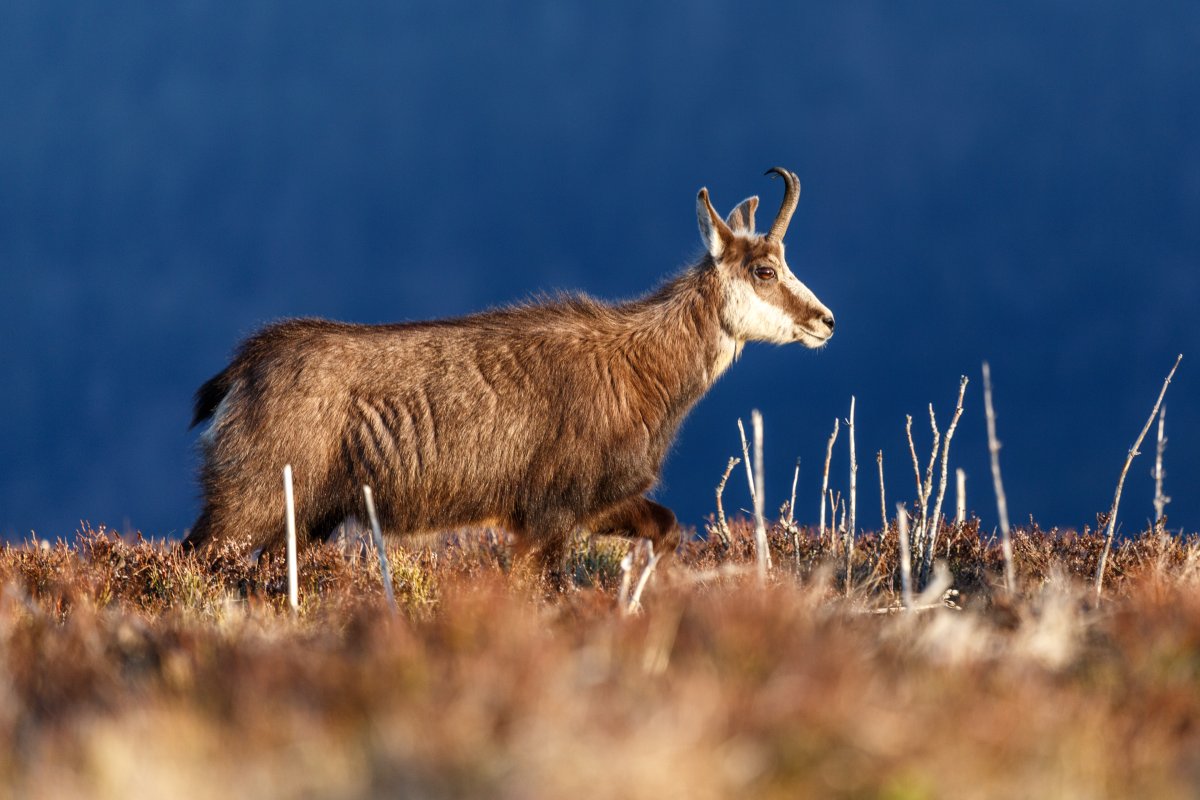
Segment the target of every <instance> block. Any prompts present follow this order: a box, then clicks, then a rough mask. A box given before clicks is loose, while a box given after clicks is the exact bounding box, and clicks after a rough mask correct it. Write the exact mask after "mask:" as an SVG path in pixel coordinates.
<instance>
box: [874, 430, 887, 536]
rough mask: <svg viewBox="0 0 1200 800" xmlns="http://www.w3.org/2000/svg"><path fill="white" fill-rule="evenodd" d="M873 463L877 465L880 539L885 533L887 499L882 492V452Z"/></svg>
mask: <svg viewBox="0 0 1200 800" xmlns="http://www.w3.org/2000/svg"><path fill="white" fill-rule="evenodd" d="M875 461H876V462H878V463H879V517H880V521H881V523H882V525H883V527H882V528H880V529H879V535H880V536H881V537H882V536H883V535H884V534H885V533H887V526H888V524H887V499H886V498H885V497H884V490H883V451H882V450H880V451H879V452H878V453H876V454H875Z"/></svg>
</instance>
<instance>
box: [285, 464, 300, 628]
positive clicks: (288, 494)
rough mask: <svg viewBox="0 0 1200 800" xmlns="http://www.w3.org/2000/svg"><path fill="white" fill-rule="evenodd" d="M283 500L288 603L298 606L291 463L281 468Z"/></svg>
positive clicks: (295, 607)
mask: <svg viewBox="0 0 1200 800" xmlns="http://www.w3.org/2000/svg"><path fill="white" fill-rule="evenodd" d="M283 502H284V506H285V509H286V513H287V573H288V605H289V606H291V608H292V611H293V612H294V611H296V610H297V609H299V608H300V576H299V571H298V569H297V566H296V499H295V495H294V494H293V489H292V465H291V464H287V465H285V466H284V468H283Z"/></svg>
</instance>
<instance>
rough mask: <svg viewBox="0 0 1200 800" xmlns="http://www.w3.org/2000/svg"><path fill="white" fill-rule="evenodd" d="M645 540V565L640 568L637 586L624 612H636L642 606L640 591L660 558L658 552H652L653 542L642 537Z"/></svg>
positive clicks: (644, 586)
mask: <svg viewBox="0 0 1200 800" xmlns="http://www.w3.org/2000/svg"><path fill="white" fill-rule="evenodd" d="M642 541H643V542H645V547H646V551H647V555H646V567H645V569H643V570H642V577H640V578H638V582H637V586H635V587H634V590H633V595H632V596H631V597H630V598H629V606H628V610H627V612H626V613H628V614H634V613H637V611H638V610H639V609H641V607H642V591H643V590H644V589H645V588H646V584H647V583H649V582H650V574H651V573H652V572H654V567H655V566H657V564H658V559H659V558H660V556H659V554H658V553H655V552H654V544H653V543H652V542H651V541H650V540H649V539H642Z"/></svg>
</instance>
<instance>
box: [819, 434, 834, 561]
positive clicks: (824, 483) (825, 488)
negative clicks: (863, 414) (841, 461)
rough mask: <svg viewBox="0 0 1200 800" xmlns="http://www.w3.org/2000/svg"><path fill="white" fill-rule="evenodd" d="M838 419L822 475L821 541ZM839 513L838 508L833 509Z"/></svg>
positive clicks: (827, 448) (823, 537) (827, 450)
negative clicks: (830, 464)
mask: <svg viewBox="0 0 1200 800" xmlns="http://www.w3.org/2000/svg"><path fill="white" fill-rule="evenodd" d="M837 435H838V421H837V418H836V417H835V418H834V420H833V433H832V434H830V436H829V444H828V446H826V448H825V472H824V473H823V474H822V476H821V526H820V528H818V537H819V539H820V541H822V542H824V541H825V495H826V493H828V492H829V461H830V459H832V458H833V443H834V442H836V441H837ZM832 513H834V514H836V513H837V511H836V509H835V510H833V512H832Z"/></svg>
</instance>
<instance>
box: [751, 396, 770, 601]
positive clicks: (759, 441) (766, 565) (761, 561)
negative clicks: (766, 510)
mask: <svg viewBox="0 0 1200 800" xmlns="http://www.w3.org/2000/svg"><path fill="white" fill-rule="evenodd" d="M750 424H751V426H752V427H753V428H754V548H755V550H757V551H758V580H759V583H761V584H765V583H766V582H767V571H768V570H770V569H771V553H770V551H769V550H768V549H767V522H766V519H765V518H764V516H763V421H762V414H760V413H759V412H758V409H755V410H754V411H752V412H750Z"/></svg>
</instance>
